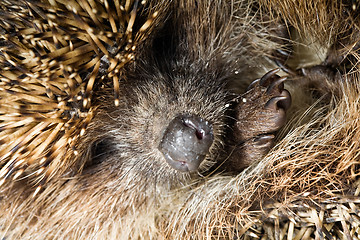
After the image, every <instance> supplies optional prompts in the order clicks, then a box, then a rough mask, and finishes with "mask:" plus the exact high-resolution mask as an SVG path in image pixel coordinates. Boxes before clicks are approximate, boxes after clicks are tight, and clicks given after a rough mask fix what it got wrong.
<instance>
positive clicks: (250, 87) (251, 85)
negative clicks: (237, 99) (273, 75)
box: [246, 78, 260, 91]
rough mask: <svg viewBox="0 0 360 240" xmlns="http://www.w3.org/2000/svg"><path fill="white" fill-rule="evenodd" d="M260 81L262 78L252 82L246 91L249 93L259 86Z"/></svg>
mask: <svg viewBox="0 0 360 240" xmlns="http://www.w3.org/2000/svg"><path fill="white" fill-rule="evenodd" d="M259 81H260V78H258V79H256V80H254V81H252V82H251V83H250V85H249V86H248V87H247V89H246V91H249V90H250V89H252V88H254V87H255V85H257V84H258V83H259Z"/></svg>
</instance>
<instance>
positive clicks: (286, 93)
mask: <svg viewBox="0 0 360 240" xmlns="http://www.w3.org/2000/svg"><path fill="white" fill-rule="evenodd" d="M281 96H282V97H285V99H283V100H280V101H279V102H278V106H279V107H281V108H283V109H284V110H285V111H287V110H288V109H289V108H290V106H291V95H290V93H289V91H288V90H286V89H285V90H283V91H282V92H281Z"/></svg>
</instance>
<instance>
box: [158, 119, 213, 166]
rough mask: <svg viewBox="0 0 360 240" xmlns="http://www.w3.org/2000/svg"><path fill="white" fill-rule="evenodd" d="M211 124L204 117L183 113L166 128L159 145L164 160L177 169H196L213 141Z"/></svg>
mask: <svg viewBox="0 0 360 240" xmlns="http://www.w3.org/2000/svg"><path fill="white" fill-rule="evenodd" d="M213 140H214V135H213V130H212V125H211V124H210V123H209V122H207V121H205V120H204V119H202V118H200V117H198V116H193V115H190V114H186V115H185V114H184V115H180V116H177V117H175V118H174V119H173V120H172V121H171V122H170V123H169V125H168V127H167V128H166V130H165V132H164V135H163V138H162V140H161V142H160V145H159V147H158V148H159V150H160V151H161V152H162V153H163V155H164V157H165V159H166V161H167V162H168V163H169V165H170V166H171V167H173V168H174V169H176V170H179V171H196V170H197V169H198V167H199V165H200V163H201V162H202V161H203V160H204V159H205V156H206V154H208V152H209V149H210V147H211V145H212V143H213Z"/></svg>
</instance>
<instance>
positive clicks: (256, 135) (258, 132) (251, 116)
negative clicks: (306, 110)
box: [225, 69, 291, 172]
mask: <svg viewBox="0 0 360 240" xmlns="http://www.w3.org/2000/svg"><path fill="white" fill-rule="evenodd" d="M278 71H279V69H275V70H272V71H270V72H268V73H267V74H265V75H264V76H263V77H262V78H261V79H257V80H255V81H254V82H252V83H251V84H250V86H249V87H248V90H247V92H246V93H245V94H243V95H242V96H241V98H240V99H239V103H238V104H237V106H236V108H235V118H236V122H235V125H234V128H233V132H232V140H233V141H234V142H233V143H234V144H233V145H232V147H231V149H230V151H231V156H230V158H228V159H227V160H226V163H225V167H226V169H227V170H229V171H232V172H239V171H241V170H242V169H244V168H245V167H247V166H249V165H250V164H251V163H253V162H254V161H258V160H259V159H261V158H262V157H263V156H264V155H265V154H266V153H267V152H268V151H269V150H270V149H271V147H272V146H273V143H274V137H275V136H274V133H275V132H276V131H277V130H279V129H280V128H281V127H282V126H283V125H284V124H285V121H286V110H287V109H288V108H289V107H290V104H291V96H290V93H289V92H288V91H287V90H286V89H284V83H283V82H284V81H285V79H286V78H281V77H279V76H278V75H276V73H277V72H278Z"/></svg>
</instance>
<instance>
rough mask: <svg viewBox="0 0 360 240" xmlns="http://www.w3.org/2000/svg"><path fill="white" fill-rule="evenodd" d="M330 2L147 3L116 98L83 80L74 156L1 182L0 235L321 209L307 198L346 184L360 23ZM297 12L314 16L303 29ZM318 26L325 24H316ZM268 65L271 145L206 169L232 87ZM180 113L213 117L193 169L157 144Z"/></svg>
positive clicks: (259, 218)
mask: <svg viewBox="0 0 360 240" xmlns="http://www.w3.org/2000/svg"><path fill="white" fill-rule="evenodd" d="M274 2H275V3H274ZM335 3H336V4H334V3H329V2H328V1H319V3H318V5H317V4H314V5H311V4H310V5H306V4H305V5H302V2H299V3H296V4H295V3H294V4H293V2H292V1H258V2H255V1H237V2H232V3H227V2H225V1H224V2H222V1H217V2H216V4H214V3H210V2H209V1H196V2H189V1H185V0H184V1H182V0H177V1H172V2H171V4H170V5H169V6H166V8H165V7H164V9H162V8H161V7H159V6H161V4H164V3H161V2H159V3H158V4H156V3H153V4H154V6H157V9H159V12H161V15H162V14H163V16H162V17H161V19H163V23H162V24H160V23H158V25H157V27H158V29H157V30H156V29H155V30H154V31H155V32H154V35H152V36H150V37H148V38H147V40H145V41H144V42H143V44H144V45H143V48H142V49H141V50H139V52H138V55H137V58H136V60H135V62H133V63H129V64H128V65H127V66H125V67H124V69H123V71H124V73H123V74H124V75H125V79H124V80H123V81H122V82H120V84H122V87H121V88H120V89H119V93H118V94H119V105H118V106H115V104H114V103H113V86H112V83H111V81H109V82H105V84H104V87H103V88H101V87H99V88H97V89H96V91H94V92H93V98H92V99H93V100H92V104H94V105H92V106H95V107H94V112H96V113H95V114H94V116H93V118H92V119H91V121H90V122H89V125H88V126H87V128H86V131H85V133H84V135H82V136H80V137H79V138H80V139H81V140H80V141H79V143H78V145H76V147H77V149H78V150H80V151H79V152H78V154H79V155H78V157H77V159H78V158H79V159H82V161H81V162H80V163H79V165H76V164H75V165H72V164H70V167H69V166H66V165H63V166H62V167H64V168H66V169H64V171H61V174H59V175H56V178H55V177H53V178H50V179H49V181H48V182H47V183H46V185H45V186H44V188H43V189H42V190H41V191H39V192H37V194H36V196H35V197H34V196H33V195H34V194H33V193H34V188H32V187H31V186H33V185H32V184H33V182H31V181H27V180H26V178H25V179H21V180H20V181H7V182H5V183H4V184H3V186H2V189H1V205H0V208H1V212H2V213H3V215H2V216H1V218H0V226H1V231H2V233H3V237H5V238H6V239H19V238H20V239H83V238H85V239H139V238H140V239H207V238H220V239H221V238H222V239H233V238H236V237H240V236H243V237H244V236H245V237H254V238H260V237H261V236H268V237H269V238H270V239H271V238H272V237H271V234H272V232H271V231H273V232H275V234H274V233H273V235H275V236H276V234H278V235H280V233H278V232H279V231H278V229H279V227H280V226H283V225H286V224H288V225H289V222H290V220H289V219H291V221H292V222H297V221H298V222H301V221H300V220H299V219H300V218H301V216H300V217H299V216H297V215H296V213H298V212H301V210H303V209H306V208H308V209H306V210H304V212H307V211H312V210H314V211H316V210H319V209H320V210H319V211H320V212H321V211H324V210H323V209H322V208H321V207H319V208H318V209H317V208H315V207H314V208H311V207H309V206H311V205H312V204H313V205H315V206H317V204H318V205H321V204H322V203H324V202H327V201H330V200H334V201H335V200H336V198H339V199H340V200H338V202H337V203H338V204H341V203H342V201H341V199H343V200H344V199H347V197H348V196H356V195H357V194H358V192H357V190H356V189H357V185H356V180H357V175H358V174H357V171H358V150H359V146H358V137H359V133H358V131H359V122H358V119H360V118H359V116H358V115H359V114H358V113H359V106H358V103H359V95H360V94H359V92H360V89H359V86H360V85H359V84H360V83H359V80H358V79H359V76H358V70H357V67H358V66H357V65H358V61H357V59H358V58H357V43H358V41H359V39H358V38H359V36H360V35H359V34H358V27H359V24H358V22H357V21H358V16H357V14H356V11H354V10H353V8H354V7H353V5H351V4H344V3H343V2H342V1H336V2H335ZM354 4H355V3H354ZM329 7H332V8H331V9H332V10H334V11H330V12H331V13H332V14H331V15H330V16H329V12H328V11H324V9H329ZM355 8H357V5H356V4H355ZM339 9H340V10H339ZM295 13H296V14H295ZM293 16H298V18H296V19H293ZM314 16H317V17H316V18H315V17H314ZM307 19H310V20H314V21H315V19H316V21H318V22H317V24H316V26H314V27H311V28H309V27H308V25H307V21H308V20H307ZM334 19H335V20H334ZM330 20H331V21H330ZM330 22H331V23H334V25H331V24H330ZM337 22H339V23H343V24H339V25H336V24H335V23H337ZM188 23H192V24H193V25H194V27H189V25H188ZM345 23H346V24H345ZM329 25H331V30H332V31H330V33H329V32H328V31H322V32H320V30H321V29H322V28H324V29H326V30H327V29H328V27H329ZM319 32H320V33H321V34H320V33H319ZM350 33H351V34H350ZM342 34H343V35H342ZM344 34H345V35H344ZM318 35H319V36H320V37H318ZM294 36H295V37H294ZM297 36H300V37H299V38H298V37H297ZM343 36H345V37H343ZM339 39H340V40H339ZM344 39H345V40H344ZM347 39H351V40H347ZM309 42H311V44H308V43H309ZM167 44H168V45H167ZM298 48H301V49H304V48H305V49H306V50H308V52H309V53H310V54H309V56H310V58H308V57H306V56H303V55H300V52H301V51H300V50H298ZM344 49H346V50H347V51H346V54H344ZM279 50H282V51H281V54H280V55H279V54H278V53H279ZM284 52H285V53H286V52H287V53H288V54H284ZM314 55H316V57H313V56H314ZM3 56H4V55H0V57H3ZM314 59H316V60H314ZM339 59H340V60H339ZM304 62H305V64H304ZM278 65H280V66H281V67H282V68H283V70H284V71H283V73H282V74H283V75H288V79H289V83H288V86H287V88H289V89H290V91H291V93H292V97H293V102H294V106H293V107H292V109H290V114H289V121H288V124H287V125H286V126H285V128H283V129H282V130H281V132H280V134H279V135H278V137H277V144H276V146H275V147H274V148H273V149H272V150H271V152H270V153H269V154H267V155H266V156H265V157H264V158H261V159H259V160H257V161H254V162H253V163H251V165H250V167H248V168H246V169H245V170H244V171H242V172H241V173H239V174H236V175H235V176H234V175H231V174H229V173H227V172H223V171H216V170H215V169H216V168H217V167H219V168H220V169H221V166H218V165H216V164H217V163H219V164H220V165H221V164H222V163H223V161H222V160H224V159H222V157H223V156H226V155H227V154H228V153H227V152H224V151H225V150H226V146H228V145H229V144H230V143H231V141H229V139H228V137H229V136H231V134H232V130H234V129H232V128H231V127H233V125H232V123H233V121H234V119H233V118H234V116H236V115H234V114H233V113H232V109H231V107H232V106H234V104H235V105H236V104H237V102H236V101H237V100H238V99H239V97H238V95H237V94H238V93H244V92H245V91H246V90H245V87H246V86H247V85H248V84H249V83H250V82H251V81H252V80H255V79H256V78H259V77H261V76H262V75H263V74H265V73H266V72H267V71H269V70H271V69H273V68H275V67H277V66H278ZM99 85H100V84H99ZM322 86H324V87H322ZM243 96H247V95H243ZM304 98H305V99H304ZM255 110H256V109H255ZM184 112H186V113H191V114H196V115H198V116H200V117H202V118H204V119H207V120H209V121H211V122H212V124H213V128H214V136H215V143H214V145H213V146H212V148H211V149H210V153H209V155H208V156H207V159H206V161H205V162H204V163H203V164H202V165H201V168H200V170H199V171H198V172H197V173H192V174H183V173H179V172H177V171H175V170H173V169H171V168H170V167H169V166H168V165H167V164H166V162H165V161H164V160H163V156H162V155H161V153H160V152H159V150H158V148H157V146H158V144H159V142H160V140H161V139H160V138H161V136H162V132H163V131H164V127H165V126H167V125H168V123H169V122H170V121H171V119H173V118H174V117H176V116H177V115H178V114H181V113H184ZM245 112H246V111H244V113H245ZM255 112H256V111H255ZM235 120H236V119H235ZM229 156H230V157H231V154H229ZM219 159H220V161H219V162H216V161H215V160H219ZM225 159H226V157H225ZM224 164H226V160H225V161H224ZM225 169H226V168H225ZM208 170H210V171H212V170H214V172H209V171H208ZM341 197H342V198H341ZM354 199H355V200H354ZM356 199H357V198H356V197H354V198H353V199H352V200H353V201H354V205H355V204H357V201H356ZM298 205H300V207H298ZM341 206H342V207H343V205H341ZM351 207H353V205H350V208H351ZM343 208H345V207H343ZM299 209H300V210H299ZM275 212H277V214H275ZM279 212H280V213H279ZM340 213H341V212H340ZM292 214H293V215H292ZM314 216H315V217H314ZM319 216H322V217H324V216H323V215H321V214H319ZM311 217H313V218H316V217H318V215H316V214H315V215H311ZM340 217H341V216H340ZM319 218H320V217H319ZM347 220H348V221H350V220H349V218H347ZM322 221H323V219H320V220H319V221H315V222H316V224H317V225H316V229H319V226H321V224H322ZM341 221H342V222H341V223H343V222H344V220H341ZM269 224H270V227H267V226H269ZM271 224H273V225H271ZM346 224H348V223H345V225H346ZM340 225H341V224H340ZM348 225H349V224H348ZM341 227H342V231H344V232H346V227H344V225H341ZM320 229H321V227H320ZM299 232H301V231H298V232H296V231H293V233H292V234H293V235H291V233H290V231H289V232H286V234H287V237H288V238H290V239H291V238H292V236H295V235H296V234H298V236H301V235H300V233H299ZM348 232H349V231H348ZM330 233H331V234H332V232H330ZM316 234H319V233H316ZM316 234H315V235H316ZM346 234H348V235H349V234H355V233H353V232H351V231H350V232H349V233H346ZM315 235H309V236H308V237H310V238H315ZM304 236H305V235H304ZM317 236H319V235H317ZM274 238H275V237H274Z"/></svg>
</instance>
